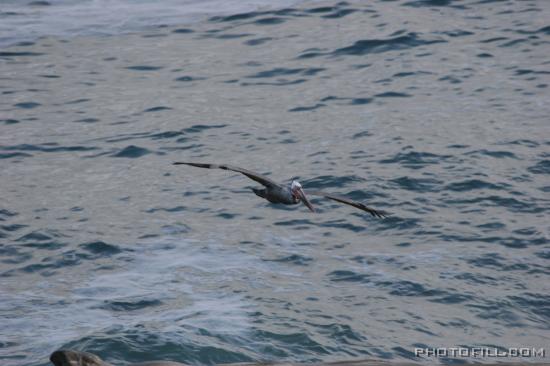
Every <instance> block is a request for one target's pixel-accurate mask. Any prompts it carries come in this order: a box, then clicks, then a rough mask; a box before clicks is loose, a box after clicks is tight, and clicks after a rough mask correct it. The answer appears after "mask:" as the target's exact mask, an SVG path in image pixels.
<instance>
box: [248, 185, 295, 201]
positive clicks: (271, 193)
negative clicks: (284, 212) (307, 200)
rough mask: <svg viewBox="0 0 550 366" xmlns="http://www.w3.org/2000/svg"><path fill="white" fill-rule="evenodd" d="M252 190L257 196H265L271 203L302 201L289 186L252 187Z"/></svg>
mask: <svg viewBox="0 0 550 366" xmlns="http://www.w3.org/2000/svg"><path fill="white" fill-rule="evenodd" d="M252 191H253V192H254V193H256V196H258V197H262V198H265V199H266V200H268V201H269V202H271V203H283V204H285V205H294V204H297V203H300V201H299V200H298V199H296V197H294V196H293V195H292V192H291V190H290V189H288V188H287V187H279V186H276V187H270V188H252Z"/></svg>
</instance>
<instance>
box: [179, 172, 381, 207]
mask: <svg viewBox="0 0 550 366" xmlns="http://www.w3.org/2000/svg"><path fill="white" fill-rule="evenodd" d="M174 165H190V166H194V167H197V168H207V169H223V170H230V171H233V172H237V173H241V174H244V175H245V176H247V177H248V178H250V179H252V180H253V181H256V182H258V183H260V184H261V185H263V186H264V187H265V188H261V189H259V188H252V191H253V192H254V193H255V194H256V195H257V196H259V197H262V198H265V199H266V200H268V201H269V202H272V203H284V204H287V205H288V204H296V203H299V202H300V201H302V202H304V204H305V205H306V206H307V207H308V208H309V209H310V210H311V211H314V209H313V206H312V205H311V203H310V202H309V200H308V199H307V198H306V196H305V192H304V191H303V190H302V186H301V185H300V184H299V183H298V182H296V181H293V183H292V185H291V187H285V186H283V185H281V184H278V183H276V182H274V181H272V180H271V179H269V178H267V177H266V176H263V175H261V174H258V173H255V172H253V171H250V170H247V169H243V168H239V167H236V166H232V165H227V164H205V163H188V162H175V163H174ZM307 194H310V195H314V196H322V197H326V198H328V199H331V200H334V201H337V202H340V203H344V204H346V205H350V206H353V207H355V208H358V209H360V210H363V211H366V212H368V213H369V214H371V215H372V216H374V217H378V218H384V217H386V216H388V214H387V213H385V212H383V211H379V210H375V209H373V208H370V207H367V206H365V205H364V204H362V203H360V202H355V201H352V200H349V199H347V198H345V197H342V196H338V195H334V194H331V193H325V192H320V191H307Z"/></svg>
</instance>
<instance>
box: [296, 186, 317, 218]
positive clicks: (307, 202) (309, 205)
mask: <svg viewBox="0 0 550 366" xmlns="http://www.w3.org/2000/svg"><path fill="white" fill-rule="evenodd" d="M297 192H298V196H300V200H301V201H302V202H303V203H304V205H306V206H307V208H309V210H310V211H311V212H315V209H314V208H313V205H312V204H311V202H309V200H308V199H307V197H306V194H305V192H304V190H303V189H302V188H300V189H298V191H297Z"/></svg>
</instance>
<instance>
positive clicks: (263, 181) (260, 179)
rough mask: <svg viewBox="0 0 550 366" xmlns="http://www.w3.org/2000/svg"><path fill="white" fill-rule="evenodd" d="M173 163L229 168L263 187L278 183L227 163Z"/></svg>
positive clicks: (273, 185) (176, 163)
mask: <svg viewBox="0 0 550 366" xmlns="http://www.w3.org/2000/svg"><path fill="white" fill-rule="evenodd" d="M174 165H191V166H195V167H197V168H208V169H223V170H231V171H233V172H237V173H241V174H244V175H246V176H247V177H248V178H250V179H252V180H254V181H256V182H258V183H260V184H261V185H263V186H265V187H268V188H269V187H277V186H279V184H277V183H275V182H274V181H272V180H271V179H269V178H267V177H265V176H263V175H261V174H258V173H256V172H252V171H250V170H246V169H243V168H239V167H237V166H233V165H227V164H203V163H187V162H183V161H177V162H175V163H174Z"/></svg>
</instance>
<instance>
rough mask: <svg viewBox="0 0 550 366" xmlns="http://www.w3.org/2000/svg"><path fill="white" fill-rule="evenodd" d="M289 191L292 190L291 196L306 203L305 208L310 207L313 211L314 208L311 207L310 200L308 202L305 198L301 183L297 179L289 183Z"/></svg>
mask: <svg viewBox="0 0 550 366" xmlns="http://www.w3.org/2000/svg"><path fill="white" fill-rule="evenodd" d="M290 191H291V192H292V196H293V197H294V198H295V199H296V200H298V201H302V202H303V203H304V205H306V206H307V208H309V209H310V211H311V212H315V209H314V208H313V205H312V204H311V202H309V200H308V199H307V197H306V194H305V192H304V190H303V189H302V185H301V184H300V182H298V181H297V180H293V181H292V183H291V184H290Z"/></svg>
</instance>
